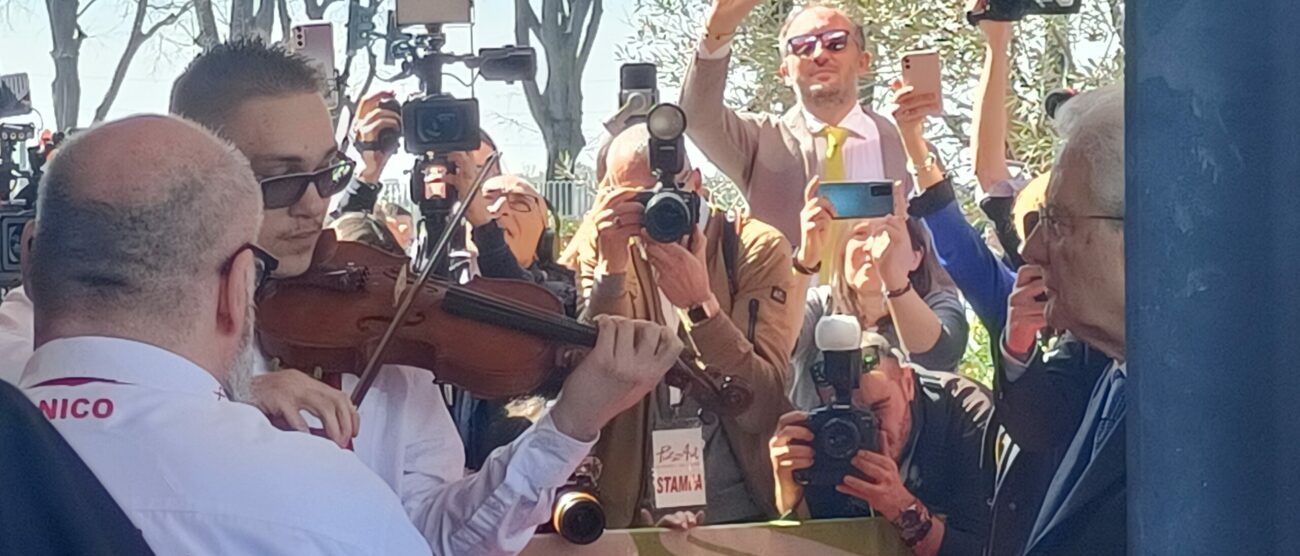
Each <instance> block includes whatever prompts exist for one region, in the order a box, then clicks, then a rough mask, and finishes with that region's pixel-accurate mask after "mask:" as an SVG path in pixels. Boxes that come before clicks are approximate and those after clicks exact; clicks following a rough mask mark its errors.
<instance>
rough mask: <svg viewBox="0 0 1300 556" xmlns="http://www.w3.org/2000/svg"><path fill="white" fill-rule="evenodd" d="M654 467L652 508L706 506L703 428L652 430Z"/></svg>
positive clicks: (652, 461) (667, 508) (652, 459)
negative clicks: (653, 503) (653, 506)
mask: <svg viewBox="0 0 1300 556" xmlns="http://www.w3.org/2000/svg"><path fill="white" fill-rule="evenodd" d="M652 444H653V448H654V451H653V452H651V456H650V457H651V463H652V464H653V472H652V473H653V474H652V477H651V478H652V479H653V481H654V493H655V508H657V509H659V510H669V509H674V508H685V507H702V506H704V505H705V504H706V503H707V498H706V496H705V492H706V491H705V489H706V485H705V479H704V429H702V428H700V427H693V428H685V429H668V430H659V431H654V432H653V434H652Z"/></svg>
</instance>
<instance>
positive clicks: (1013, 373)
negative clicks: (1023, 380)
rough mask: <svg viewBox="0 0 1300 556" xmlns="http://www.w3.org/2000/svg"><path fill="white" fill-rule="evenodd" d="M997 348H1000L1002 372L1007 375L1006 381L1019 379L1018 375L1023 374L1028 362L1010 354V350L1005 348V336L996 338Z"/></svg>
mask: <svg viewBox="0 0 1300 556" xmlns="http://www.w3.org/2000/svg"><path fill="white" fill-rule="evenodd" d="M998 349H1001V350H1002V374H1003V375H1004V376H1006V377H1007V382H1015V381H1017V380H1020V377H1022V376H1024V375H1025V371H1026V370H1028V369H1029V362H1028V361H1021V360H1020V359H1019V358H1017V357H1016V356H1014V355H1012V354H1011V350H1008V349H1007V340H1006V337H1005V336H1003V337H1002V338H1001V339H999V340H998ZM1031 356H1032V355H1031Z"/></svg>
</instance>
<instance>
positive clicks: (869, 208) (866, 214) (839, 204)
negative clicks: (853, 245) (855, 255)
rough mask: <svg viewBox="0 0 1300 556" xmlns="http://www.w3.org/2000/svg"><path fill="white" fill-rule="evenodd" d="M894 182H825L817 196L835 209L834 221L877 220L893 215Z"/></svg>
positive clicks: (819, 188) (818, 190)
mask: <svg viewBox="0 0 1300 556" xmlns="http://www.w3.org/2000/svg"><path fill="white" fill-rule="evenodd" d="M894 189H895V188H894V182H891V181H841V182H826V183H823V184H821V186H820V187H818V189H817V195H818V196H819V197H821V198H823V199H826V200H827V201H830V203H831V206H833V207H834V208H835V215H834V219H836V220H850V219H858V218H879V217H881V216H889V215H890V214H893V213H894Z"/></svg>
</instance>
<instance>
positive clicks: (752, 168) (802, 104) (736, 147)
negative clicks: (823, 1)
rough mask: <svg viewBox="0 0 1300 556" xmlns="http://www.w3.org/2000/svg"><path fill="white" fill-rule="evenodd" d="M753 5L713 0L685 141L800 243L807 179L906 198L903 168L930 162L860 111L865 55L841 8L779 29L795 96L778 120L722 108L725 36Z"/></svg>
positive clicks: (688, 86) (926, 151)
mask: <svg viewBox="0 0 1300 556" xmlns="http://www.w3.org/2000/svg"><path fill="white" fill-rule="evenodd" d="M759 3H761V0H714V2H713V6H712V8H711V9H710V11H709V15H708V20H707V21H706V22H705V29H704V37H703V38H702V41H701V43H700V48H699V51H698V52H697V54H696V56H695V60H694V61H693V62H692V63H691V67H690V69H689V70H687V72H686V79H685V80H684V81H683V83H682V92H681V107H682V109H683V110H685V111H686V116H687V126H688V127H687V128H686V133H687V135H688V136H689V137H690V138H691V141H693V142H694V143H695V144H696V146H698V147H699V148H700V150H701V151H703V152H704V155H705V156H707V157H708V159H709V161H710V162H712V163H713V164H714V165H716V166H717V167H718V168H719V169H720V170H722V171H723V172H724V173H725V174H726V175H727V177H729V178H731V181H733V182H735V183H736V184H737V185H738V186H739V187H740V190H741V191H742V192H743V193H744V194H745V198H746V199H747V200H748V201H749V208H750V212H751V213H752V214H753V216H754V217H755V218H757V219H759V220H762V221H764V222H767V223H768V224H771V225H772V226H774V227H776V228H777V229H778V230H781V232H782V233H783V234H785V237H786V239H788V240H790V241H791V242H796V243H797V242H798V241H799V209H800V208H801V207H803V203H804V197H803V192H804V186H805V184H807V182H808V181H809V179H811V178H812V177H813V176H820V177H821V179H822V181H832V180H886V179H887V180H901V181H903V182H904V183H905V184H906V185H907V190H908V191H910V190H911V183H912V178H911V173H913V172H911V171H909V166H910V167H912V168H924V169H929V168H932V167H935V165H936V160H935V158H934V156H933V155H932V154H931V152H930V148H929V145H928V144H927V143H926V142H925V140H924V139H918V140H917V141H915V142H913V143H914V144H906V143H905V142H904V141H903V140H902V139H901V138H900V136H899V133H898V129H897V128H896V127H895V126H894V123H893V122H891V121H890V120H889V119H887V118H885V117H884V116H881V115H880V114H877V113H875V112H873V111H872V110H871V109H870V107H867V106H862V105H861V104H859V99H858V82H859V81H860V80H861V79H862V78H863V77H865V76H868V75H870V74H871V54H869V53H868V48H867V47H868V45H867V43H866V37H865V34H864V33H863V32H862V26H861V25H859V24H857V23H856V22H854V21H853V20H852V19H851V18H849V17H848V16H847V15H845V14H844V12H842V11H840V10H838V9H834V8H830V7H826V6H811V7H807V8H800V9H796V10H795V11H794V12H792V13H791V14H790V17H789V18H788V19H787V20H786V22H785V25H784V26H783V27H782V29H781V43H782V44H781V52H782V54H784V58H783V60H782V62H781V68H780V74H781V77H782V78H783V79H784V80H785V82H786V84H787V85H789V86H790V87H791V88H792V89H794V92H795V98H796V99H797V101H798V103H797V105H796V106H795V107H793V108H791V109H790V110H789V111H788V112H786V113H785V115H783V116H777V115H775V114H737V113H735V112H733V111H731V110H728V109H727V108H726V107H725V106H723V92H724V91H725V89H726V84H727V66H728V64H729V61H730V54H731V50H730V44H731V39H732V37H734V36H735V34H736V27H737V26H738V25H740V22H741V20H743V19H744V18H745V16H746V15H748V14H749V12H750V11H751V10H752V9H753V8H754V6H756V5H758V4H759ZM932 100H933V101H934V102H935V103H937V102H938V99H937V98H936V99H932Z"/></svg>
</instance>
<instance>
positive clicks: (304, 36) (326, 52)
mask: <svg viewBox="0 0 1300 556" xmlns="http://www.w3.org/2000/svg"><path fill="white" fill-rule="evenodd" d="M287 40H288V43H289V50H291V51H293V52H296V53H298V54H301V55H302V56H303V57H305V58H307V59H308V60H310V61H311V63H312V65H313V66H315V67H316V71H318V72H320V76H321V83H322V85H323V87H322V91H324V93H325V104H326V105H327V106H329V109H330V110H331V111H333V110H335V109H337V108H338V105H339V87H338V81H337V79H336V78H335V75H334V24H332V23H305V24H303V25H295V26H294V27H293V28H292V29H291V30H290V32H289V37H288V39H287Z"/></svg>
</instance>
